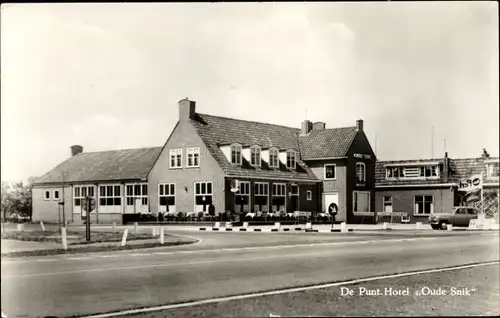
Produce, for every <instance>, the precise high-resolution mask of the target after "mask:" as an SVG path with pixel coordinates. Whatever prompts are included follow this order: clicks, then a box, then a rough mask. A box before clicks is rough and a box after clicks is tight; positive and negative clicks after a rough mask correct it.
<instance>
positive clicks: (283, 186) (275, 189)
mask: <svg viewBox="0 0 500 318" xmlns="http://www.w3.org/2000/svg"><path fill="white" fill-rule="evenodd" d="M278 190H279V191H278ZM272 194H273V197H286V183H273V192H272Z"/></svg>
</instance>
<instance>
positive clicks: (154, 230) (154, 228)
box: [153, 226, 156, 237]
mask: <svg viewBox="0 0 500 318" xmlns="http://www.w3.org/2000/svg"><path fill="white" fill-rule="evenodd" d="M155 236H156V226H153V237H155Z"/></svg>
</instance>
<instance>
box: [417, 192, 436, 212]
mask: <svg viewBox="0 0 500 318" xmlns="http://www.w3.org/2000/svg"><path fill="white" fill-rule="evenodd" d="M417 197H422V202H423V203H425V202H426V201H425V197H431V198H432V201H431V210H430V211H429V212H427V213H425V212H426V211H424V213H417ZM424 209H425V204H424ZM433 212H434V196H433V195H425V194H418V195H414V196H413V215H414V216H429V215H431V214H432V213H433Z"/></svg>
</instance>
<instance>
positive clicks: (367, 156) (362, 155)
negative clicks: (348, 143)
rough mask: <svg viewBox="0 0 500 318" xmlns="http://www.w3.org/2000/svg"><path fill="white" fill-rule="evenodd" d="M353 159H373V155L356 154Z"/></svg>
mask: <svg viewBox="0 0 500 318" xmlns="http://www.w3.org/2000/svg"><path fill="white" fill-rule="evenodd" d="M353 157H354V158H359V159H371V158H372V156H371V155H365V154H361V153H355V154H353Z"/></svg>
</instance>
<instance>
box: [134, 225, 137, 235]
mask: <svg viewBox="0 0 500 318" xmlns="http://www.w3.org/2000/svg"><path fill="white" fill-rule="evenodd" d="M134 233H135V234H137V222H135V223H134Z"/></svg>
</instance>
